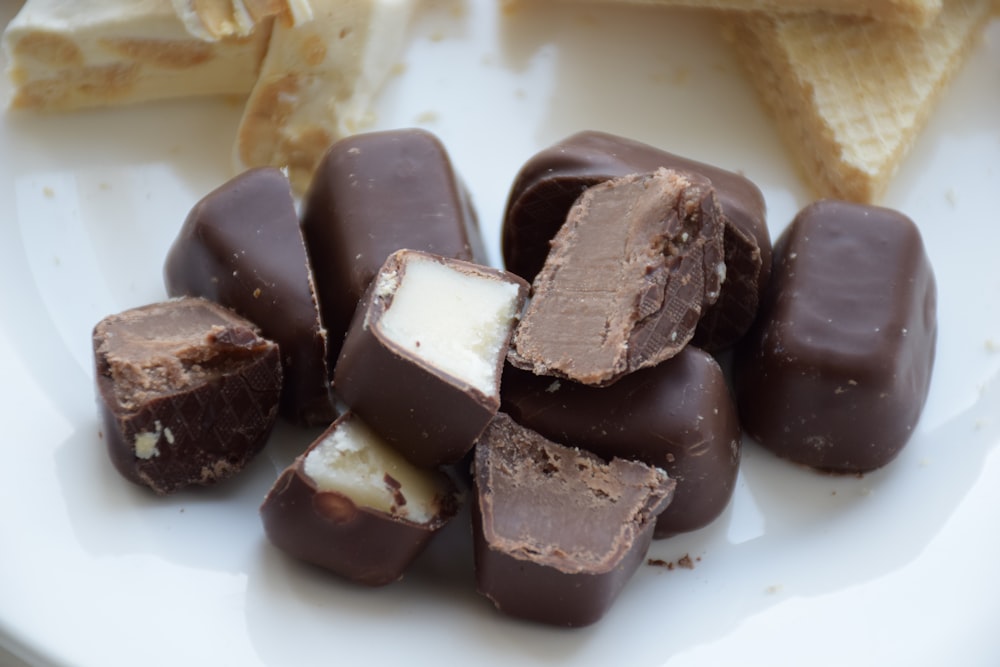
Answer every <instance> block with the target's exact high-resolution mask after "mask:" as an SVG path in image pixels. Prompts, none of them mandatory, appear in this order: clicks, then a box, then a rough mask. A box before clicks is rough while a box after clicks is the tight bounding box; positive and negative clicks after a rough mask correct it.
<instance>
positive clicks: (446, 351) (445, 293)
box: [379, 256, 518, 396]
mask: <svg viewBox="0 0 1000 667" xmlns="http://www.w3.org/2000/svg"><path fill="white" fill-rule="evenodd" d="M517 306H518V287H517V285H516V284H515V283H512V282H508V281H505V280H498V279H496V278H492V277H488V276H484V275H476V274H472V273H465V272H462V271H458V270H456V269H454V268H449V267H448V266H446V265H444V264H442V263H440V262H437V261H434V260H433V259H429V258H425V257H420V256H413V257H411V258H410V259H409V260H408V262H407V265H406V270H405V272H404V273H403V276H402V281H401V282H400V284H399V287H398V288H397V289H396V294H395V296H394V297H393V299H392V302H391V304H390V305H389V307H388V309H387V310H386V311H385V313H384V314H383V315H382V318H381V320H380V321H379V328H380V330H381V331H382V333H383V334H384V335H385V337H386V338H388V339H389V340H391V341H392V342H394V343H395V344H397V345H399V346H400V347H401V348H403V349H405V350H407V351H409V352H410V353H412V354H413V355H415V356H418V357H420V358H421V359H423V360H424V361H425V362H426V363H427V364H428V365H430V366H433V367H435V368H437V369H439V370H441V371H443V372H445V373H447V374H448V375H451V376H452V377H455V378H457V379H458V380H460V381H461V382H464V383H466V384H468V385H470V386H472V387H475V388H476V389H478V390H479V391H481V392H482V393H484V394H486V395H487V396H493V395H495V394H496V393H497V384H498V382H497V380H498V378H497V370H498V366H499V364H500V360H501V358H502V355H503V353H504V352H505V351H506V343H507V338H508V335H509V333H510V330H511V328H512V327H513V326H514V323H515V318H516V317H517V315H518V312H517Z"/></svg>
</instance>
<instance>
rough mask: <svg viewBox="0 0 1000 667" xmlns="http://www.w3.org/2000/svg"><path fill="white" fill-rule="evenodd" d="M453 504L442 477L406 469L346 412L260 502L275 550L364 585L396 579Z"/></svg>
mask: <svg viewBox="0 0 1000 667" xmlns="http://www.w3.org/2000/svg"><path fill="white" fill-rule="evenodd" d="M457 509H458V500H457V497H456V491H455V487H454V485H453V484H452V482H451V480H450V479H449V478H448V476H447V475H444V474H443V473H440V472H437V471H430V470H422V469H417V468H414V467H413V466H411V465H409V464H408V463H407V462H406V461H404V460H402V458H401V457H400V456H399V454H398V453H396V452H395V450H393V449H392V448H390V447H389V446H388V445H386V444H385V443H384V442H382V441H381V440H380V439H379V438H378V436H377V435H375V434H374V432H372V431H371V430H370V429H369V428H368V427H367V426H366V425H365V424H364V422H362V421H361V419H360V418H359V417H358V416H357V415H355V414H353V413H351V412H347V413H345V414H344V415H343V416H342V417H340V418H339V419H337V421H335V422H334V423H333V424H332V425H331V426H330V427H329V428H328V429H327V430H326V432H324V433H323V434H322V435H321V436H320V437H319V438H318V439H317V440H316V441H315V442H314V443H313V444H312V445H310V446H309V448H308V449H307V450H306V451H305V452H304V453H303V454H302V455H301V456H299V457H298V458H297V459H296V460H295V462H294V463H292V465H290V466H289V467H288V468H287V469H286V470H285V471H284V472H282V474H281V475H280V476H279V477H278V480H277V481H276V482H275V483H274V486H273V487H272V488H271V490H270V492H269V493H268V494H267V498H266V499H265V500H264V503H263V505H261V508H260V515H261V520H262V521H263V523H264V529H265V531H266V533H267V536H268V539H270V541H271V542H272V543H273V544H274V545H275V546H277V547H278V548H279V549H281V550H283V551H285V552H287V553H289V554H291V555H292V556H295V557H296V558H300V559H302V560H304V561H307V562H309V563H313V564H314V565H318V566H320V567H323V568H325V569H327V570H330V571H332V572H335V573H336V574H338V575H340V576H342V577H345V578H347V579H350V580H351V581H355V582H357V583H360V584H365V585H368V586H382V585H385V584H388V583H391V582H393V581H396V580H397V579H399V578H400V577H401V576H402V575H403V572H404V571H405V570H406V568H407V567H408V566H409V564H410V563H411V562H412V561H413V559H414V558H416V557H417V555H419V554H420V552H421V551H423V549H424V547H426V546H427V543H428V542H429V541H430V539H431V538H432V537H433V536H434V535H435V534H436V533H437V531H438V530H439V529H440V528H442V527H443V526H444V525H445V524H446V523H447V522H448V520H449V519H451V518H452V517H453V516H454V514H455V512H456V511H457Z"/></svg>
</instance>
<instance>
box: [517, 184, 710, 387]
mask: <svg viewBox="0 0 1000 667" xmlns="http://www.w3.org/2000/svg"><path fill="white" fill-rule="evenodd" d="M722 235H723V225H722V221H721V212H720V209H719V207H718V204H717V203H716V201H715V197H714V191H713V189H712V186H711V184H710V183H709V181H708V179H706V178H703V177H700V176H698V175H696V174H691V173H681V172H676V171H670V170H668V169H658V170H657V171H655V172H653V173H650V174H633V175H629V176H622V177H620V178H614V179H611V180H608V181H604V182H602V183H599V184H598V185H595V186H593V187H591V188H588V189H587V190H586V191H585V192H584V194H583V195H581V196H580V197H579V198H578V199H577V200H576V202H575V203H574V204H573V206H572V208H571V209H570V212H569V213H568V214H567V217H566V223H565V224H564V225H563V226H562V227H561V228H560V229H559V232H558V233H557V234H556V236H555V237H554V238H553V239H552V243H551V251H550V252H549V255H548V257H547V258H546V260H545V265H544V266H543V267H542V270H541V271H540V272H539V273H538V275H537V276H535V280H534V282H533V283H532V286H531V290H532V297H531V301H530V302H529V304H528V307H527V309H526V310H525V313H524V316H523V317H522V319H521V322H520V324H519V325H518V327H517V329H516V330H515V332H514V338H513V342H512V350H511V353H510V355H509V356H508V359H509V361H510V362H511V363H512V364H514V365H515V366H517V367H518V368H524V369H527V370H531V371H532V372H534V373H537V374H539V375H558V376H560V377H565V378H568V379H571V380H575V381H577V382H582V383H584V384H591V385H607V384H610V383H612V382H614V381H615V380H617V379H618V378H620V377H621V376H623V375H625V374H627V373H631V372H633V371H636V370H638V369H640V368H646V367H648V366H653V365H656V364H658V363H660V362H662V361H664V360H665V359H669V358H670V357H672V356H673V355H675V354H677V352H679V351H680V350H681V349H682V348H683V347H684V346H685V345H686V344H687V343H688V342H689V341H690V340H691V337H692V336H693V335H694V331H695V327H696V326H697V324H698V320H699V319H700V318H701V315H702V313H703V312H704V310H705V308H706V306H708V305H710V304H712V303H714V302H715V300H716V299H717V298H718V296H719V290H720V286H721V283H722V280H723V278H724V276H725V273H724V271H725V264H724V260H723V254H722V253H723V250H722Z"/></svg>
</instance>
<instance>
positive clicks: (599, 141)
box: [502, 132, 771, 351]
mask: <svg viewBox="0 0 1000 667" xmlns="http://www.w3.org/2000/svg"><path fill="white" fill-rule="evenodd" d="M660 167H666V168H668V169H675V170H678V171H690V172H693V173H696V174H699V175H701V176H704V177H706V178H708V179H709V180H710V181H711V182H712V185H713V186H714V188H715V195H716V198H717V199H718V202H719V205H720V206H721V207H722V213H723V222H724V224H725V241H724V243H725V253H726V266H727V272H726V281H725V282H724V283H723V286H722V291H721V293H720V295H719V299H718V301H716V303H715V304H714V305H713V306H711V307H709V308H708V309H707V310H706V312H705V313H704V314H703V316H702V319H701V321H700V322H699V326H698V331H697V332H696V333H695V337H694V343H695V345H698V346H699V347H702V348H704V349H706V350H709V351H716V350H719V349H722V348H724V347H727V346H729V345H731V344H732V343H733V342H735V341H736V340H737V339H738V338H740V336H742V335H743V334H744V333H745V332H746V330H747V329H748V328H749V327H750V324H751V323H752V322H753V318H754V316H755V314H756V312H757V306H758V303H759V299H760V295H761V293H762V292H763V290H764V288H765V286H766V285H767V281H768V279H769V276H770V270H771V269H770V267H771V239H770V236H769V234H768V230H767V221H766V208H765V204H764V197H763V195H762V194H761V192H760V190H759V189H758V188H757V186H755V185H754V184H753V183H751V182H750V181H749V180H748V179H746V178H744V177H743V176H740V175H738V174H735V173H733V172H730V171H726V170H723V169H719V168H718V167H713V166H711V165H707V164H704V163H701V162H696V161H694V160H689V159H687V158H683V157H679V156H677V155H673V154H671V153H667V152H666V151H662V150H659V149H657V148H654V147H652V146H649V145H646V144H642V143H639V142H637V141H632V140H630V139H625V138H622V137H617V136H614V135H611V134H605V133H601V132H580V133H578V134H575V135H573V136H571V137H568V138H567V139H565V140H564V141H561V142H559V143H557V144H555V145H554V146H552V147H550V148H547V149H545V150H543V151H541V152H540V153H538V154H536V155H535V156H533V157H532V158H531V159H530V160H528V162H526V163H525V164H524V166H523V167H522V168H521V171H520V172H519V173H518V175H517V178H516V179H515V181H514V184H513V186H512V187H511V190H510V195H509V197H508V200H507V210H506V212H505V214H504V221H503V230H502V250H503V258H504V266H505V267H506V268H507V270H508V271H513V272H514V273H516V274H518V275H519V276H521V277H523V278H525V279H526V280H529V281H531V280H533V279H534V277H535V275H536V274H537V273H538V272H539V271H540V270H541V267H542V265H543V263H544V262H545V258H546V256H547V255H548V252H549V240H550V239H552V238H553V237H554V236H555V234H556V232H557V231H558V230H559V228H560V227H561V226H562V224H563V222H564V221H565V220H566V214H567V212H568V211H569V209H570V207H571V206H572V205H573V202H574V201H576V199H577V197H579V196H580V195H581V194H582V193H583V191H584V190H586V189H587V188H589V187H591V186H593V185H596V184H597V183H600V182H602V181H606V180H608V179H611V178H616V177H619V176H624V175H627V174H633V173H644V172H651V171H655V170H656V169H658V168H660Z"/></svg>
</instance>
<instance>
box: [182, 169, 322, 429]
mask: <svg viewBox="0 0 1000 667" xmlns="http://www.w3.org/2000/svg"><path fill="white" fill-rule="evenodd" d="M163 274H164V282H165V283H166V288H167V293H168V294H170V295H171V296H184V295H187V296H201V297H205V298H206V299H210V300H211V301H215V302H216V303H220V304H222V305H223V306H225V307H227V308H231V309H232V310H234V311H236V312H237V313H239V314H240V315H242V316H243V317H246V318H247V319H249V320H250V321H251V322H253V323H254V324H256V325H257V326H258V327H260V330H261V333H262V334H263V335H264V336H265V337H267V338H270V339H271V340H273V341H275V342H276V343H278V346H279V348H280V350H281V360H282V368H283V370H284V387H283V389H282V396H281V413H282V415H283V416H285V417H286V418H288V419H290V420H292V421H294V422H297V423H302V424H310V425H326V424H329V423H330V422H331V421H333V419H334V417H336V410H335V408H334V404H333V395H332V391H331V388H330V375H329V373H328V371H327V364H326V359H327V354H326V345H327V340H326V331H325V330H324V329H323V327H322V326H321V324H320V320H319V307H318V306H317V304H316V295H315V292H314V289H313V282H312V275H311V270H310V267H309V260H308V258H307V257H306V250H305V246H304V244H303V241H302V233H301V230H300V229H299V220H298V214H297V213H296V212H295V202H294V201H293V200H292V193H291V189H290V187H289V185H288V179H287V178H285V176H284V175H283V174H282V173H281V172H280V171H278V170H277V169H273V168H261V169H252V170H250V171H247V172H244V173H243V174H240V175H239V176H237V177H235V178H233V179H232V180H230V181H229V182H227V183H225V184H224V185H222V186H221V187H219V188H217V189H216V190H214V191H213V192H211V193H209V194H208V195H206V196H205V197H204V198H203V199H202V200H201V201H199V202H198V203H197V204H196V205H195V206H194V208H192V209H191V212H190V214H189V215H188V217H187V220H186V221H185V222H184V226H183V227H182V228H181V230H180V233H179V234H178V235H177V239H176V240H175V241H174V244H173V246H172V247H171V248H170V252H169V254H168V255H167V260H166V263H165V265H164V270H163Z"/></svg>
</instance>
